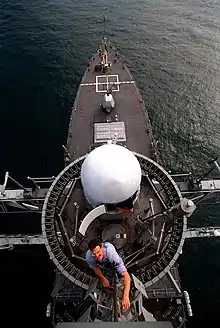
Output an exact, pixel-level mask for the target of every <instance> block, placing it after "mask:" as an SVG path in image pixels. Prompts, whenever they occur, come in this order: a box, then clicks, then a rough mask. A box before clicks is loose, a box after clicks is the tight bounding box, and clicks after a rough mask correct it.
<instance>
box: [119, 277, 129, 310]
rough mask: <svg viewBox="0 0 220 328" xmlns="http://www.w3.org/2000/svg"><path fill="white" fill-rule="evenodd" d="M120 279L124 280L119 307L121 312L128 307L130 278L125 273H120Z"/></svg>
mask: <svg viewBox="0 0 220 328" xmlns="http://www.w3.org/2000/svg"><path fill="white" fill-rule="evenodd" d="M121 275H122V277H123V278H124V294H123V297H122V300H121V305H122V309H123V310H125V311H126V310H128V309H129V307H130V305H131V304H130V300H129V293H130V287H131V278H130V276H129V273H128V272H127V271H124V272H122V273H121Z"/></svg>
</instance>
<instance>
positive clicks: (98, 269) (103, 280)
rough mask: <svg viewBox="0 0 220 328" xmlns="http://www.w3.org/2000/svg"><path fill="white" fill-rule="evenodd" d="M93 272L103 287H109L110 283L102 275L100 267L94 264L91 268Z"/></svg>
mask: <svg viewBox="0 0 220 328" xmlns="http://www.w3.org/2000/svg"><path fill="white" fill-rule="evenodd" d="M93 270H94V272H95V274H96V275H97V276H98V277H99V278H100V280H101V282H102V284H103V286H104V287H106V288H110V287H111V286H110V283H109V281H108V279H107V278H106V277H105V276H104V275H103V273H102V271H101V270H100V268H99V267H98V266H97V265H96V266H95V267H94V268H93Z"/></svg>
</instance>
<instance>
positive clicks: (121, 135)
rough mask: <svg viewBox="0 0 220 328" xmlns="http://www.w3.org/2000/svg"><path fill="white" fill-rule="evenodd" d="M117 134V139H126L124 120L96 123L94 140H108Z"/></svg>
mask: <svg viewBox="0 0 220 328" xmlns="http://www.w3.org/2000/svg"><path fill="white" fill-rule="evenodd" d="M116 136H117V141H126V133H125V124H124V122H112V123H95V124H94V139H95V140H94V142H95V143H97V142H107V141H108V140H112V139H114V138H115V137H116Z"/></svg>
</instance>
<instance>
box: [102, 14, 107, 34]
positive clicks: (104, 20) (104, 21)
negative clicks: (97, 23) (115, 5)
mask: <svg viewBox="0 0 220 328" xmlns="http://www.w3.org/2000/svg"><path fill="white" fill-rule="evenodd" d="M103 23H104V37H106V19H105V15H103Z"/></svg>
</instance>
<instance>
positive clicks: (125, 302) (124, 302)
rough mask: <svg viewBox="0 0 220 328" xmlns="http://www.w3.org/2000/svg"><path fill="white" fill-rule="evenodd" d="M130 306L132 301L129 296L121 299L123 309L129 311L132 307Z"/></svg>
mask: <svg viewBox="0 0 220 328" xmlns="http://www.w3.org/2000/svg"><path fill="white" fill-rule="evenodd" d="M130 306H131V303H130V300H129V297H126V296H123V297H122V300H121V307H122V310H124V311H127V310H128V309H129V308H130Z"/></svg>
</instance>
